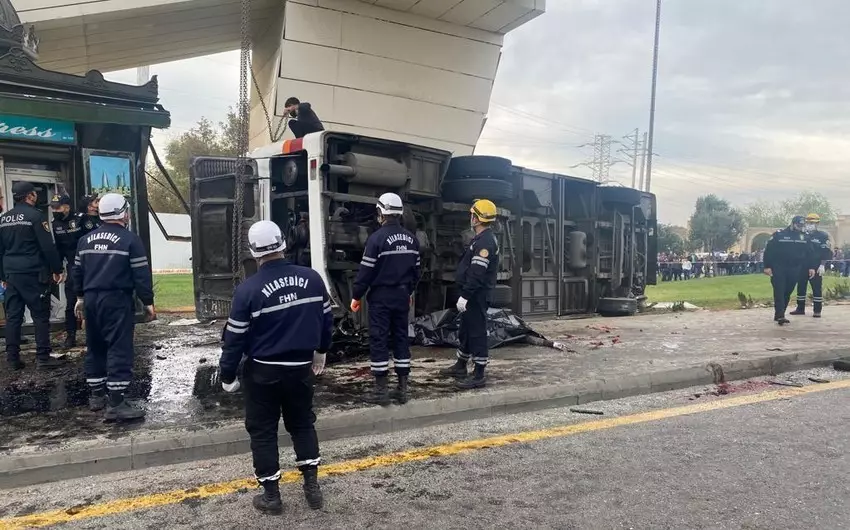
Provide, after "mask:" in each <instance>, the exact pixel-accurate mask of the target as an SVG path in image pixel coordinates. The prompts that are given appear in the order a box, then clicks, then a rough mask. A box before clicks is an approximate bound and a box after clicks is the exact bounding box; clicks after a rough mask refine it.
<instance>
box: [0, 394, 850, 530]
mask: <svg viewBox="0 0 850 530" xmlns="http://www.w3.org/2000/svg"><path fill="white" fill-rule="evenodd" d="M844 388H850V379H845V380H841V381H835V382H833V383H825V384H820V385H812V386H806V387H802V388H785V389H782V390H776V391H771V392H762V393H760V394H750V395H745V396H737V397H732V398H726V399H721V400H717V401H706V402H703V403H697V404H693V405H686V406H682V407H674V408H668V409H659V410H651V411H649V412H641V413H639V414H632V415H629V416H619V417H615V418H607V419H604V420H598V421H588V422H583V423H574V424H570V425H564V426H561V427H552V428H549V429H542V430H538V431H528V432H520V433H516V434H506V435H502V436H493V437H491V438H482V439H479V440H467V441H460V442H454V443H448V444H445V445H437V446H434V447H426V448H422V449H413V450H410V451H401V452H398V453H388V454H385V455H378V456H373V457H368V458H361V459H358V460H348V461H345V462H339V463H336V464H330V465H326V466H322V467H321V468H320V472H319V476H328V475H345V474H349V473H354V472H357V471H363V470H367V469H373V468H381V467H387V466H393V465H396V464H403V463H406V462H416V461H420V460H427V459H429V458H434V457H441V456H451V455H457V454H461V453H468V452H472V451H476V450H479V449H487V448H492V447H502V446H505V445H511V444H516V443H526V442H534V441H538V440H545V439H548V438H557V437H563V436H572V435H575V434H582V433H587V432H593V431H601V430H605V429H612V428H614V427H621V426H623V425H635V424H638V423H646V422H650V421H657V420H663V419H667V418H675V417H678V416H686V415H689V414H697V413H701V412H709V411H713V410H720V409H727V408H731V407H740V406H742V405H750V404H753V403H763V402H765V401H774V400H777V399H782V398H788V397H793V396H800V395H804V394H811V393H815V392H823V391H826V390H836V389H844ZM281 480H282V481H283V482H298V481H300V480H301V474H300V473H298V472H297V471H291V472H288V473H284V474H283V477H282V478H281ZM256 485H257V482H256V481H255V480H254V479H253V478H250V479H238V480H231V481H228V482H218V483H215V484H205V485H202V486H198V487H196V488H188V489H181V490H173V491H167V492H164V493H154V494H151V495H142V496H140V497H130V498H126V499H117V500H114V501H108V502H104V503H101V504H93V505H88V506H79V507H72V508H67V509H64V510H53V511H49V512H43V513H38V514H33V515H25V516H21V517H12V518H9V519H0V529H4V530H6V529H8V530H12V529H19V528H40V527H45V526H51V525H55V524H60V523H67V522H72V521H79V520H83V519H91V518H95V517H105V516H108V515H115V514H119V513H126V512H132V511H136V510H144V509H149V508H155V507H158V506H166V505H170V504H177V503H180V502H183V501H185V500H188V499H204V498H207V497H216V496H220V495H228V494H231V493H237V492H239V491H240V490H245V489H253V488H255V487H256Z"/></svg>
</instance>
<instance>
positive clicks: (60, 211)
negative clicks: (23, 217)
mask: <svg viewBox="0 0 850 530" xmlns="http://www.w3.org/2000/svg"><path fill="white" fill-rule="evenodd" d="M50 208H51V209H52V210H53V239H54V240H55V241H56V249H57V250H58V251H59V257H60V259H63V260H65V262H66V263H67V265H66V269H65V270H67V271H69V272H70V271H71V269H72V268H73V266H74V256H75V255H76V254H77V242H78V241H79V240H80V222H79V218H78V216H77V215H73V214H72V213H71V197H70V196H68V195H67V194H62V195H59V194H57V195H54V196H53V199H52V200H51V201H50ZM76 303H77V292H76V290H75V289H74V281H73V278H71V277H70V276H69V277H67V278H66V279H65V344H63V347H64V348H66V349H67V348H73V347H74V346H75V345H76V343H77V317H76V316H75V314H74V305H75V304H76Z"/></svg>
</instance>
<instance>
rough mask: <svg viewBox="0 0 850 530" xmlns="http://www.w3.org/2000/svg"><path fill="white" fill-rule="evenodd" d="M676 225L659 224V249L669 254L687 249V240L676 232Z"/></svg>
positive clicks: (679, 252)
mask: <svg viewBox="0 0 850 530" xmlns="http://www.w3.org/2000/svg"><path fill="white" fill-rule="evenodd" d="M676 228H677V227H676V226H673V225H666V224H660V225H658V251H659V252H667V253H668V254H681V253H682V252H684V251H685V240H684V239H682V236H680V235H679V234H677V233H676Z"/></svg>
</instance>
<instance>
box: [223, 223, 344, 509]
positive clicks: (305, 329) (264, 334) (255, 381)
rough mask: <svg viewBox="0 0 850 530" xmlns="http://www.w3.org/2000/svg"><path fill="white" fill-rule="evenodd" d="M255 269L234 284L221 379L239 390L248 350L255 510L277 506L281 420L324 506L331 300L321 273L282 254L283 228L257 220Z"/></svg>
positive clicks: (315, 505) (251, 237)
mask: <svg viewBox="0 0 850 530" xmlns="http://www.w3.org/2000/svg"><path fill="white" fill-rule="evenodd" d="M248 244H249V246H250V250H251V255H252V256H253V257H254V259H256V260H257V272H256V274H254V275H253V276H251V277H249V278H247V279H246V280H245V281H244V282H242V283H241V284H239V286H238V287H236V291H235V293H234V294H233V304H232V306H231V310H230V318H229V319H228V320H227V324H226V325H225V328H224V332H223V333H224V336H223V340H224V344H223V346H222V351H221V360H220V361H219V370H220V374H221V383H222V386H223V387H224V389H225V390H226V391H227V392H236V390H238V389H239V387H240V383H239V380H237V378H236V375H237V369H238V367H239V364H240V361H242V360H243V356H244V367H243V370H242V382H243V383H244V384H245V428H246V430H247V431H248V434H249V435H250V437H251V454H252V456H253V459H254V473H255V476H256V477H257V481H258V482H259V483H260V485H261V486H262V487H263V493H262V494H260V495H257V496H256V497H254V500H253V504H254V508H256V509H257V510H259V511H261V512H264V513H270V514H280V513H282V511H283V503H282V501H281V498H280V488H279V485H278V484H279V481H280V462H279V460H278V458H279V455H278V440H277V432H278V423H279V422H280V417H281V414H282V415H283V426H284V428H286V431H287V432H288V433H289V435H290V436H291V437H292V445H293V448H294V449H295V459H296V462H295V465H296V466H297V467H298V469H299V470H300V471H301V473H302V475H303V477H304V485H303V488H304V495H305V497H306V499H307V504H308V505H309V506H310V508H312V509H314V510H318V509H320V508H321V507H322V503H323V498H322V492H321V490H320V489H319V483H318V480H317V477H318V466H319V462H320V458H319V441H318V438H317V436H316V429H315V427H314V423H315V421H316V415H315V414H314V413H313V385H314V384H315V376H316V375H319V374H320V373H321V372H322V370H324V367H325V356H326V352H327V351H328V349H329V348H330V346H331V334H332V332H333V314H332V313H331V300H330V296H328V292H327V290H326V289H325V284H324V282H323V281H322V278H321V276H319V273H317V272H316V271H314V270H313V269H311V268H309V267H302V266H300V265H293V264H292V263H290V262H289V261H287V260H285V259H284V257H283V252H284V250H286V243H285V242H284V241H283V237H282V236H281V233H280V228H278V226H277V225H276V224H274V223H273V222H271V221H259V222H257V223H255V224H254V225H253V226H251V228H250V230H249V231H248Z"/></svg>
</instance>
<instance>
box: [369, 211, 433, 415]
mask: <svg viewBox="0 0 850 530" xmlns="http://www.w3.org/2000/svg"><path fill="white" fill-rule="evenodd" d="M382 198H383V197H382ZM394 198H396V199H398V205H397V207H398V215H394V214H389V213H387V214H386V215H385V216H384V225H383V226H381V227H380V228H379V229H377V230H376V231H375V232H373V233H372V235H371V236H369V239H368V240H367V241H366V249H365V251H364V252H363V258H362V261H361V262H360V270H359V271H357V277H356V278H355V280H354V289H353V292H352V299H353V300H355V301H359V300H361V299H362V298H363V296H364V295H366V292H367V290H368V295H367V298H366V301H367V302H368V303H369V352H370V358H371V359H370V360H371V363H372V375H374V376H375V378H376V380H375V382H376V385H375V390H374V393H373V396H372V401H375V402H379V403H381V404H385V403H386V401H387V399H388V395H387V393H386V386H387V373H388V372H389V364H390V350H389V342H390V338H391V337H392V340H393V366H394V368H395V373H396V375H397V376H398V378H399V388H398V391H397V397H398V398H399V400H400V401H402V402H403V401H406V400H407V378H408V376H409V375H410V343H409V340H408V335H407V330H408V321H409V315H410V300H411V296H413V292H414V290H415V289H416V284H417V283H419V276H420V270H421V263H420V257H419V242H418V241H417V239H416V236H414V235H413V234H411V233H410V232H409V231H408V230H406V229H405V228H404V227H403V226H401V223H400V215H401V213H402V211H403V206H402V204H401V199H400V198H398V197H397V196H394ZM380 204H381V203H379V207H380ZM386 211H387V212H390V210H389V209H387V210H386Z"/></svg>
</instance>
